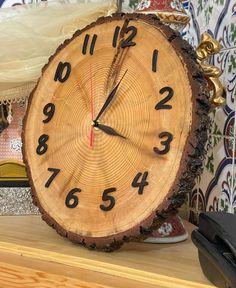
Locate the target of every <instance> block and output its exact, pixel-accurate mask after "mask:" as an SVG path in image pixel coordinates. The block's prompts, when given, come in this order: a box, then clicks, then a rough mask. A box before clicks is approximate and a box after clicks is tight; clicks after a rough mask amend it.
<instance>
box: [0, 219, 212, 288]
mask: <svg viewBox="0 0 236 288" xmlns="http://www.w3.org/2000/svg"><path fill="white" fill-rule="evenodd" d="M185 225H186V227H187V229H188V231H189V233H191V231H192V230H193V229H194V226H193V225H191V224H189V223H185ZM0 231H1V232H0V287H1V288H16V287H17V288H18V287H19V288H30V287H34V288H35V287H36V288H37V287H40V288H49V287H53V288H54V287H57V288H62V287H63V288H64V287H66V288H78V287H83V288H97V287H99V288H108V287H112V288H113V287H114V288H116V287H119V288H120V287H122V288H132V287H135V288H152V287H161V288H162V287H163V288H164V287H165V288H166V287H167V288H169V287H171V288H185V287H191V288H195V287H199V288H210V287H215V286H213V285H212V284H211V283H210V282H209V281H208V280H207V279H206V278H205V276H204V275H203V273H202V271H201V268H200V264H199V262H198V256H197V249H196V248H195V247H194V245H193V244H192V242H191V240H187V241H185V242H182V243H178V244H171V245H167V244H162V245H157V244H144V243H128V244H125V245H124V246H123V247H122V248H121V249H120V250H119V251H116V252H113V253H102V252H94V251H88V250H87V249H85V248H83V247H80V246H78V245H75V244H73V243H70V242H69V241H68V240H66V239H64V238H62V237H61V236H59V235H57V234H56V232H55V231H54V230H53V229H51V228H50V227H48V226H47V225H46V224H45V223H44V222H43V221H42V220H41V218H40V217H39V216H17V217H16V216H1V217H0Z"/></svg>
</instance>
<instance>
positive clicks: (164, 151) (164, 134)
mask: <svg viewBox="0 0 236 288" xmlns="http://www.w3.org/2000/svg"><path fill="white" fill-rule="evenodd" d="M159 137H160V138H166V137H167V139H166V140H164V141H161V144H162V145H163V146H164V148H163V149H162V150H160V149H159V148H157V147H154V148H153V150H154V152H155V153H157V154H158V155H164V154H167V153H168V152H169V151H170V143H171V142H172V140H173V135H172V134H171V133H169V132H162V133H160V134H159Z"/></svg>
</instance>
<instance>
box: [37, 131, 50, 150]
mask: <svg viewBox="0 0 236 288" xmlns="http://www.w3.org/2000/svg"><path fill="white" fill-rule="evenodd" d="M48 139H49V136H48V135H46V134H43V135H41V136H40V137H39V140H38V143H39V145H38V147H37V149H36V152H37V154H38V155H43V154H44V153H45V152H46V151H47V150H48V145H47V144H46V142H47V141H48Z"/></svg>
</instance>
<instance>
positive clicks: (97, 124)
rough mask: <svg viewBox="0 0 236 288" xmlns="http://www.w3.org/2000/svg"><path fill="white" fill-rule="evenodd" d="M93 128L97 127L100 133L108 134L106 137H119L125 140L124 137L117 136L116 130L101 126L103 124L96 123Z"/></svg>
mask: <svg viewBox="0 0 236 288" xmlns="http://www.w3.org/2000/svg"><path fill="white" fill-rule="evenodd" d="M94 127H97V128H98V129H100V130H101V131H103V132H105V133H106V134H108V135H112V136H119V137H121V138H124V139H126V137H125V136H123V135H121V134H119V133H118V132H116V130H114V129H113V128H111V127H110V126H107V125H103V124H100V123H96V124H95V125H94Z"/></svg>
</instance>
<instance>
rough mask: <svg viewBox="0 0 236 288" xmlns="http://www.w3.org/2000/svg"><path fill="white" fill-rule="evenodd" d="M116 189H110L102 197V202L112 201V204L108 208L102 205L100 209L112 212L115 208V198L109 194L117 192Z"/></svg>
mask: <svg viewBox="0 0 236 288" xmlns="http://www.w3.org/2000/svg"><path fill="white" fill-rule="evenodd" d="M115 191H116V188H108V189H105V190H104V192H103V195H102V201H110V204H109V205H108V206H105V205H103V204H102V205H100V209H101V210H103V211H110V210H111V209H112V208H113V207H114V206H115V203H116V201H115V198H114V197H112V196H111V195H108V194H109V193H112V192H115Z"/></svg>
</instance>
